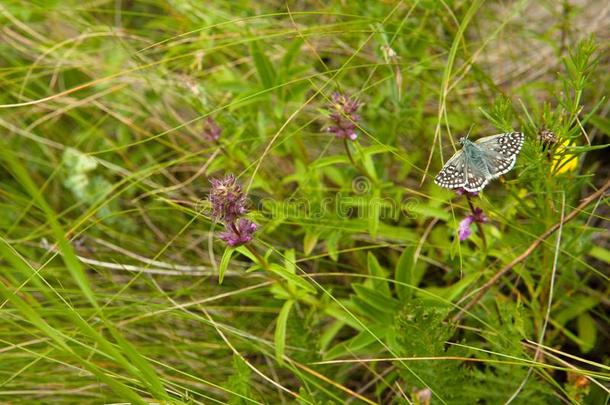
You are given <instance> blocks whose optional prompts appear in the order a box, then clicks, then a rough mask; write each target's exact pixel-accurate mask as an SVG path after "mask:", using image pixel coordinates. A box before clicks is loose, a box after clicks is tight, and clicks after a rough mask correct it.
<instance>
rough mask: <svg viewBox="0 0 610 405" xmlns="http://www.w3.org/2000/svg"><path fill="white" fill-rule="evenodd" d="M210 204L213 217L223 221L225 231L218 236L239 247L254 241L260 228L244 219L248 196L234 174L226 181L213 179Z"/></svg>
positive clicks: (226, 178)
mask: <svg viewBox="0 0 610 405" xmlns="http://www.w3.org/2000/svg"><path fill="white" fill-rule="evenodd" d="M210 183H212V189H211V190H210V202H211V203H212V216H213V217H214V218H215V219H216V220H220V221H222V223H223V224H224V227H225V231H224V232H222V233H220V234H219V235H218V236H219V237H220V239H222V240H223V241H224V242H225V243H226V244H227V245H229V246H231V247H237V246H241V245H244V244H246V243H248V242H250V241H251V240H252V235H253V234H254V232H256V230H257V228H258V226H257V225H256V224H255V223H254V222H252V221H250V220H249V219H246V218H243V216H244V215H245V214H246V212H248V210H247V209H246V195H245V193H244V192H243V191H242V189H241V186H240V185H239V183H238V182H237V180H236V179H235V176H233V175H232V174H229V175H227V176H226V177H225V178H224V179H212V180H210Z"/></svg>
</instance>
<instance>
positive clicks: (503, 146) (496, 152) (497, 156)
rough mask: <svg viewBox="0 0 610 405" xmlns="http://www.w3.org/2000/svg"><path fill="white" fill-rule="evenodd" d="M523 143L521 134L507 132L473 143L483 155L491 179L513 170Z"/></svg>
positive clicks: (523, 139) (523, 138)
mask: <svg viewBox="0 0 610 405" xmlns="http://www.w3.org/2000/svg"><path fill="white" fill-rule="evenodd" d="M524 141H525V137H524V136H523V134H522V133H521V132H507V133H505V134H498V135H492V136H487V137H485V138H481V139H479V140H477V141H476V142H475V143H476V144H477V146H479V148H480V149H481V152H482V153H483V157H484V160H485V164H486V166H487V169H488V170H489V174H490V175H491V178H492V179H495V178H497V177H500V176H501V175H503V174H505V173H507V172H509V171H510V170H511V169H512V168H513V166H514V165H515V162H516V161H517V155H518V154H519V152H520V151H521V148H522V147H523V143H524Z"/></svg>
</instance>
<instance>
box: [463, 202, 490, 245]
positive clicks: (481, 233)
mask: <svg viewBox="0 0 610 405" xmlns="http://www.w3.org/2000/svg"><path fill="white" fill-rule="evenodd" d="M466 200H467V201H468V206H470V211H471V212H472V215H473V216H474V217H475V218H476V217H477V212H476V210H475V209H474V205H473V204H472V200H471V199H470V196H469V195H468V194H466ZM474 222H475V223H476V224H477V230H478V232H479V236H480V237H481V242H482V243H483V250H484V251H485V252H487V239H485V232H484V231H483V225H481V223H480V222H479V221H474Z"/></svg>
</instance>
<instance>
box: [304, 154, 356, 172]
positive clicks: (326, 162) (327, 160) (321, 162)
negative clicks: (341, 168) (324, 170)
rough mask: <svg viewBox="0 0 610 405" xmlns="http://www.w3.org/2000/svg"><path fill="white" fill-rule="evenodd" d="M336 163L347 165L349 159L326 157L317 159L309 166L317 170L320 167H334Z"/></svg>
mask: <svg viewBox="0 0 610 405" xmlns="http://www.w3.org/2000/svg"><path fill="white" fill-rule="evenodd" d="M337 163H344V164H347V163H350V161H349V158H348V157H347V156H344V155H337V156H326V157H322V158H320V159H317V160H316V161H314V162H312V163H311V164H310V165H309V166H310V167H311V168H314V169H319V168H321V167H324V166H330V165H334V164H337Z"/></svg>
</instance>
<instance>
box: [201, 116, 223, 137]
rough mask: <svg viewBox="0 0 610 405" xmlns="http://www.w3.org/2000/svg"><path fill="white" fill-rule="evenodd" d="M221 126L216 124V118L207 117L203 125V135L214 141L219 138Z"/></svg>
mask: <svg viewBox="0 0 610 405" xmlns="http://www.w3.org/2000/svg"><path fill="white" fill-rule="evenodd" d="M221 133H222V128H220V126H219V125H218V123H217V122H216V120H215V119H214V118H212V117H208V118H207V119H206V120H205V123H204V125H203V137H204V138H205V139H207V140H208V141H211V142H216V141H217V140H219V139H220V134H221Z"/></svg>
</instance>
